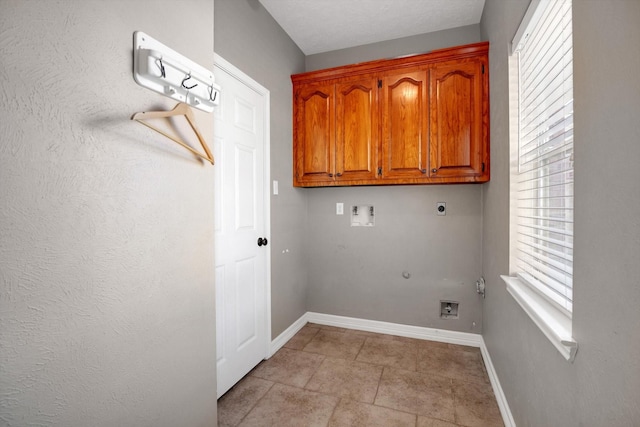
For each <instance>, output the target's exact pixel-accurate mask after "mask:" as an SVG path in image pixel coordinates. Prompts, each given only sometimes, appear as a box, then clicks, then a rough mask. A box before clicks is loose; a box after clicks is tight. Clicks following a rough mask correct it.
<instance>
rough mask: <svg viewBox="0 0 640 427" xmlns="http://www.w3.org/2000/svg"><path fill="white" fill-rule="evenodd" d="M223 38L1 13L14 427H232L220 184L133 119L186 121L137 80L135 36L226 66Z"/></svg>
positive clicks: (27, 7) (110, 15) (45, 14)
mask: <svg viewBox="0 0 640 427" xmlns="http://www.w3.org/2000/svg"><path fill="white" fill-rule="evenodd" d="M185 9H186V10H189V11H191V12H192V13H189V17H188V19H182V18H181V17H182V16H183V15H182V13H176V10H185ZM212 22H213V2H212V1H210V0H188V1H186V0H166V1H161V2H158V1H150V0H138V1H135V2H130V1H108V2H105V1H97V0H86V1H76V0H66V1H56V2H49V1H19V0H2V1H0V28H2V37H1V38H0V51H1V52H2V59H1V60H0V76H1V77H0V115H1V117H2V122H1V123H2V124H1V126H0V200H1V201H2V202H1V206H0V236H1V237H0V325H1V328H0V360H1V362H0V424H2V425H3V426H35V425H38V426H43V425H47V426H49V425H53V426H116V425H117V426H178V425H184V426H205V425H207V426H211V425H215V424H216V404H215V403H216V376H215V375H216V363H215V361H216V352H215V301H214V283H213V279H214V274H213V260H212V258H213V241H214V240H213V218H212V212H213V202H212V200H213V181H212V180H213V171H214V169H213V168H212V166H211V165H208V164H205V163H203V162H201V161H199V160H197V159H195V158H194V157H193V156H192V155H191V154H189V153H188V152H187V151H186V150H184V149H183V148H181V147H179V146H178V145H177V144H175V143H173V142H171V141H169V140H168V139H166V138H164V137H162V136H160V135H158V134H155V133H153V132H152V131H150V130H149V129H147V128H145V127H143V126H141V125H140V124H137V123H135V122H133V121H131V120H130V117H131V115H132V114H133V113H135V112H138V111H145V110H150V109H156V108H158V109H160V108H162V109H168V108H172V107H173V105H175V102H173V101H171V100H169V99H168V98H165V97H163V96H161V95H158V94H155V93H153V92H151V91H149V90H146V89H143V88H141V87H140V86H138V85H137V84H136V83H135V82H134V80H133V78H132V73H131V70H132V54H131V51H132V44H133V37H132V34H133V32H134V31H135V30H143V31H145V32H147V33H149V34H150V35H151V36H152V37H155V38H157V39H158V40H160V41H161V42H163V43H165V44H167V45H168V46H170V47H171V48H173V49H175V50H177V51H179V52H181V53H182V54H184V55H185V56H187V57H189V58H191V59H193V60H194V61H196V62H198V63H199V64H201V65H203V66H205V67H208V68H211V67H212V66H213V27H212ZM210 117H211V116H210V115H207V114H204V113H201V114H198V115H197V120H198V125H199V127H200V128H201V130H202V133H203V135H204V136H205V137H206V138H207V139H208V140H209V141H211V139H212V136H213V128H212V126H211V119H210Z"/></svg>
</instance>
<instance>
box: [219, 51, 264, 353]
mask: <svg viewBox="0 0 640 427" xmlns="http://www.w3.org/2000/svg"><path fill="white" fill-rule="evenodd" d="M213 58H214V59H213V61H214V66H215V67H217V68H219V69H221V70H223V71H225V72H226V73H227V74H229V75H231V76H233V77H235V78H236V79H238V80H239V81H241V82H242V83H244V84H245V85H247V86H248V87H250V88H251V89H252V90H254V91H256V92H257V93H259V94H260V95H261V96H262V98H263V99H264V103H265V104H264V107H265V108H264V169H263V170H264V193H263V194H264V207H265V212H264V220H265V221H264V222H265V230H264V235H265V236H267V238H268V239H269V240H271V121H270V115H271V113H270V105H271V98H270V97H271V95H270V92H269V90H268V89H267V88H265V87H264V86H262V85H261V84H260V83H258V82H256V81H255V80H254V79H252V78H251V77H249V76H248V75H246V74H245V73H243V72H242V71H240V70H239V69H238V68H236V67H235V66H234V65H233V64H231V63H230V62H229V61H227V60H226V59H224V58H223V57H221V56H220V55H218V54H217V53H215V52H214V54H213ZM221 96H224V88H222V93H221ZM272 247H273V242H272V241H271V242H270V244H269V245H267V247H266V248H265V249H266V250H267V253H266V255H267V259H266V275H267V277H266V278H265V282H266V283H265V286H266V289H265V300H266V301H265V313H266V314H265V317H266V319H265V322H264V327H265V329H266V331H265V332H266V337H267V339H266V347H265V349H264V358H265V359H268V358H269V357H271V353H270V352H269V350H270V347H271V248H272Z"/></svg>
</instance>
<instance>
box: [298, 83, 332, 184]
mask: <svg viewBox="0 0 640 427" xmlns="http://www.w3.org/2000/svg"><path fill="white" fill-rule="evenodd" d="M334 86H335V85H333V84H325V85H315V84H314V85H302V86H300V87H298V88H296V89H295V93H294V96H295V98H294V102H295V108H294V110H295V117H294V133H295V135H294V164H295V168H294V171H293V173H294V177H293V182H294V185H303V184H304V183H312V182H326V181H329V182H330V181H333V175H334V164H335V157H334V156H335V92H334Z"/></svg>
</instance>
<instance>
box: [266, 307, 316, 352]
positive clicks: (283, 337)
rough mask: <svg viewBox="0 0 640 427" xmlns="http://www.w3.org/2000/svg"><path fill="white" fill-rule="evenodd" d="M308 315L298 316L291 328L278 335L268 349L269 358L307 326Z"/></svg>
mask: <svg viewBox="0 0 640 427" xmlns="http://www.w3.org/2000/svg"><path fill="white" fill-rule="evenodd" d="M308 314H309V313H305V314H303V315H302V316H300V318H299V319H298V320H296V321H295V322H293V324H292V325H291V326H289V327H288V328H287V329H285V331H284V332H282V333H281V334H280V335H278V336H277V337H276V339H274V340H273V341H271V347H270V349H269V357H271V356H273V355H274V354H276V352H277V351H278V350H280V349H281V348H282V346H283V345H285V344H286V343H287V341H289V340H290V339H291V338H293V336H294V335H295V334H297V333H298V331H299V330H300V329H302V327H303V326H304V325H306V324H307V322H308V320H307V315H308Z"/></svg>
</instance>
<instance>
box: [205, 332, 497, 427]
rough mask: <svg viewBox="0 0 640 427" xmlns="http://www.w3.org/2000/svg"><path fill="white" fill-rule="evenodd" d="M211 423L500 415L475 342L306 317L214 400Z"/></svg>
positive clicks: (326, 424) (472, 423)
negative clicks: (215, 416) (441, 340)
mask: <svg viewBox="0 0 640 427" xmlns="http://www.w3.org/2000/svg"><path fill="white" fill-rule="evenodd" d="M218 425H219V426H220V427H231V426H242V427H246V426H259V427H267V426H278V427H287V426H291V427H305V426H310V427H311V426H318V427H342V426H345V427H346V426H349V427H351V426H362V427H378V426H379V427H394V426H398V427H399V426H411V427H455V426H466V427H476V426H477V427H493V426H503V423H502V418H501V417H500V411H499V409H498V405H497V403H496V399H495V396H494V394H493V390H492V389H491V385H490V383H489V378H488V377H487V373H486V371H485V368H484V364H483V362H482V356H481V354H480V350H479V349H477V348H473V347H465V346H459V345H453V344H444V343H439V342H433V341H424V340H417V339H412V338H403V337H397V336H392V335H381V334H374V333H370V332H363V331H356V330H349V329H341V328H334V327H330V326H321V325H316V324H310V323H308V324H307V325H305V326H304V327H303V328H302V329H301V330H300V331H299V332H298V333H297V334H296V335H295V336H294V337H293V338H291V340H289V342H287V344H285V345H284V347H283V348H282V349H280V351H278V352H277V353H276V354H275V355H273V357H272V358H271V359H269V360H266V361H264V362H262V363H261V364H260V365H258V366H257V367H256V368H255V369H254V370H253V371H251V372H250V373H249V374H248V375H247V376H246V377H245V378H243V379H242V381H240V382H239V383H238V384H236V385H235V386H234V387H233V388H232V389H231V390H229V391H228V392H227V393H226V394H225V395H224V396H222V397H221V398H220V399H219V400H218Z"/></svg>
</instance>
